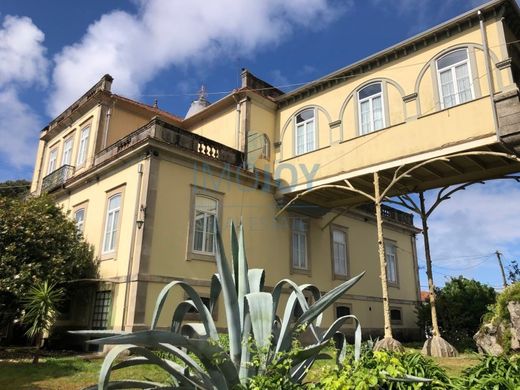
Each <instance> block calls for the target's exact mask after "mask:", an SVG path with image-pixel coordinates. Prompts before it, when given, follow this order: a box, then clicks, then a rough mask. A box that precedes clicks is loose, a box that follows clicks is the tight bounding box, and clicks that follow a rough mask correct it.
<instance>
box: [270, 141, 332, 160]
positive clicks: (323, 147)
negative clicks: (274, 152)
mask: <svg viewBox="0 0 520 390" xmlns="http://www.w3.org/2000/svg"><path fill="white" fill-rule="evenodd" d="M327 148H330V145H326V146H322V147H321V148H316V149H314V150H311V151H310V152H305V153H301V154H295V155H293V156H291V157H288V158H284V159H283V160H280V161H278V163H283V162H286V161H289V160H293V159H295V158H298V157H302V156H306V155H308V154H311V153H314V152H317V151H319V150H323V149H327Z"/></svg>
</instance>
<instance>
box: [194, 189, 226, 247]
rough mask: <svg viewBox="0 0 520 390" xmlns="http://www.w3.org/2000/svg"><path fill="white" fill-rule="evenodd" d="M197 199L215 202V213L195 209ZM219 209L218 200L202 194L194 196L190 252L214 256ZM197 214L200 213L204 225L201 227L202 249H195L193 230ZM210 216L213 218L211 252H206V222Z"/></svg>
mask: <svg viewBox="0 0 520 390" xmlns="http://www.w3.org/2000/svg"><path fill="white" fill-rule="evenodd" d="M197 198H206V199H209V200H211V201H213V202H215V206H216V207H215V211H214V212H212V211H208V210H203V209H200V210H199V209H197ZM219 207H220V204H219V200H218V199H216V198H214V197H211V196H208V195H204V194H196V195H195V198H194V203H193V234H192V243H191V250H192V251H193V252H194V253H199V254H202V255H207V256H214V255H215V250H216V240H217V219H218V210H219ZM197 212H199V213H201V214H202V215H203V219H204V225H203V230H202V249H196V248H195V236H196V234H195V233H196V232H195V228H196V224H197ZM210 216H213V248H212V249H211V251H208V250H206V249H207V248H205V246H206V240H207V234H208V220H209V217H210Z"/></svg>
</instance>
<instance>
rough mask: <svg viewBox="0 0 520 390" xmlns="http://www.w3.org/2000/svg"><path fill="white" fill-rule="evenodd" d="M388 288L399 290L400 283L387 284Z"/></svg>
mask: <svg viewBox="0 0 520 390" xmlns="http://www.w3.org/2000/svg"><path fill="white" fill-rule="evenodd" d="M387 284H388V287H393V288H399V283H393V282H387Z"/></svg>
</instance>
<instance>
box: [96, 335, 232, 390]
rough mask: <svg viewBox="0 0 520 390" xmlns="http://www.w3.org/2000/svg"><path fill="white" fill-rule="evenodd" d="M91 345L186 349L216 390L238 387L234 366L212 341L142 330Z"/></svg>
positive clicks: (108, 338) (99, 340) (101, 340)
mask: <svg viewBox="0 0 520 390" xmlns="http://www.w3.org/2000/svg"><path fill="white" fill-rule="evenodd" d="M90 343H92V344H100V345H105V344H114V345H120V344H135V345H139V346H143V347H152V348H154V347H155V348H157V346H158V345H159V344H161V343H166V344H171V345H174V346H176V347H181V348H186V349H187V350H188V351H190V352H192V353H194V354H195V355H196V356H197V357H198V358H199V359H200V361H201V362H202V364H203V365H204V367H205V368H206V370H207V372H208V374H209V375H210V377H211V380H212V382H213V383H214V384H215V386H216V387H217V388H219V389H220V388H223V389H225V388H230V389H231V388H233V386H236V385H238V383H239V380H238V372H237V370H236V368H235V365H234V364H233V362H232V361H231V359H230V358H229V356H228V355H227V354H226V353H225V351H224V350H223V349H222V348H221V347H220V346H218V345H217V344H216V343H215V342H214V341H211V342H210V341H209V340H203V339H188V338H186V337H184V336H182V335H180V334H178V333H172V332H165V331H159V330H144V331H139V332H134V333H132V334H127V335H121V336H113V337H107V338H104V339H98V340H92V341H90Z"/></svg>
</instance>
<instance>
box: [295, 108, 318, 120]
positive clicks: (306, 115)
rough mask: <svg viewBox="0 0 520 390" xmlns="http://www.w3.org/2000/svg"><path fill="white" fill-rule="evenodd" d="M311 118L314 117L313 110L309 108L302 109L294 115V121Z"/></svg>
mask: <svg viewBox="0 0 520 390" xmlns="http://www.w3.org/2000/svg"><path fill="white" fill-rule="evenodd" d="M312 118H314V110H313V109H312V108H309V109H308V110H303V111H302V112H300V113H299V114H298V115H296V123H300V122H304V121H306V120H309V119H312Z"/></svg>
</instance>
